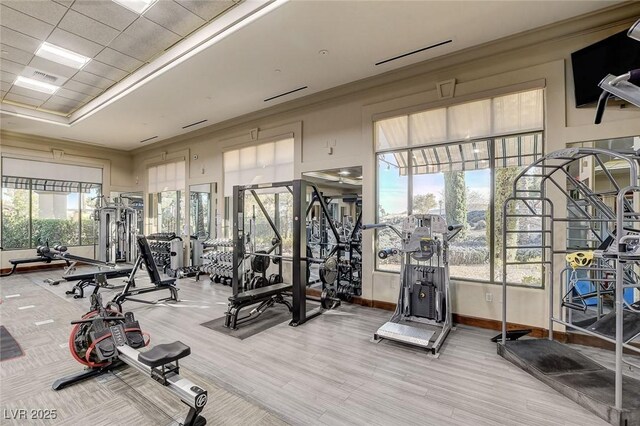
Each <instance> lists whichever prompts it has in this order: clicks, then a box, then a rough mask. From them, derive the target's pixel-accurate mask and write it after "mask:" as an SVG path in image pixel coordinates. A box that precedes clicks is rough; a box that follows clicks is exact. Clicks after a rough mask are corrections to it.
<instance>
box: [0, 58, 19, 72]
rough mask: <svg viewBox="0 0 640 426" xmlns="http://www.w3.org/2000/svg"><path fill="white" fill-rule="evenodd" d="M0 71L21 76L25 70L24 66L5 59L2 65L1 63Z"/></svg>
mask: <svg viewBox="0 0 640 426" xmlns="http://www.w3.org/2000/svg"><path fill="white" fill-rule="evenodd" d="M0 69H1V70H2V71H6V72H10V73H11V74H20V73H21V72H22V70H23V69H24V65H23V64H19V63H17V62H13V61H10V60H6V59H4V60H3V61H2V63H0Z"/></svg>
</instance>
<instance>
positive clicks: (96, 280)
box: [51, 268, 133, 299]
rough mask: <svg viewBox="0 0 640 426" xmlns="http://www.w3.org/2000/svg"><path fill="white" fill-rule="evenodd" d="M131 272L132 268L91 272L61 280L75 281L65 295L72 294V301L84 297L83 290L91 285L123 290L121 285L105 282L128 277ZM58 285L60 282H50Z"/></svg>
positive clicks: (65, 277)
mask: <svg viewBox="0 0 640 426" xmlns="http://www.w3.org/2000/svg"><path fill="white" fill-rule="evenodd" d="M132 271H133V268H123V269H111V270H106V271H93V272H85V273H82V274H75V275H66V276H63V277H62V279H63V280H64V281H67V282H71V281H77V283H76V285H74V286H73V287H72V288H71V290H68V291H67V292H66V294H73V298H74V299H82V298H83V297H84V289H85V288H87V287H89V286H91V285H93V286H96V287H97V288H106V289H110V290H119V289H121V288H123V287H124V286H123V285H119V286H114V285H111V284H109V283H108V282H107V280H110V279H113V278H121V277H128V276H129V275H131V272H132ZM101 277H104V278H101ZM58 283H60V280H59V281H53V282H51V284H52V285H57V284H58Z"/></svg>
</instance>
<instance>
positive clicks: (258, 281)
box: [253, 276, 269, 288]
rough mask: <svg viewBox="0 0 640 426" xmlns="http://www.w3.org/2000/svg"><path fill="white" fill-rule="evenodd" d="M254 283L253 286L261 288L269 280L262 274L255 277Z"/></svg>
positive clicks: (267, 283)
mask: <svg viewBox="0 0 640 426" xmlns="http://www.w3.org/2000/svg"><path fill="white" fill-rule="evenodd" d="M255 280H256V282H255V284H254V287H253V288H262V287H266V286H267V285H269V282H268V281H267V280H266V279H265V278H264V277H262V276H257V277H255Z"/></svg>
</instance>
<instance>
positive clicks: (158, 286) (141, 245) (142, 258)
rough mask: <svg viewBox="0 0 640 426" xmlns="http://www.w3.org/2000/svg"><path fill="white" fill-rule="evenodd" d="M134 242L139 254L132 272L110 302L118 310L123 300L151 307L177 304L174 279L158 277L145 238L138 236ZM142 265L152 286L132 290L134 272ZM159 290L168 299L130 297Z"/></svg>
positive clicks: (176, 289) (156, 268)
mask: <svg viewBox="0 0 640 426" xmlns="http://www.w3.org/2000/svg"><path fill="white" fill-rule="evenodd" d="M136 240H137V242H138V253H140V254H139V255H138V259H137V260H136V263H135V264H134V265H133V270H132V271H131V274H130V275H129V278H128V279H127V280H126V284H125V286H124V288H123V289H122V292H121V293H119V294H117V295H116V297H114V298H113V300H112V302H113V303H115V304H117V305H118V307H120V308H121V307H122V303H123V302H124V301H125V300H132V301H134V302H139V303H147V304H151V305H154V304H156V303H160V302H167V301H173V302H178V288H177V287H176V279H175V278H169V279H165V280H163V279H162V278H161V277H160V273H159V272H158V267H157V266H156V263H155V261H154V259H153V255H152V254H151V248H149V243H148V242H147V239H146V238H145V236H144V235H139V236H137V237H136ZM142 263H144V266H145V269H146V270H147V274H148V275H149V279H150V280H151V283H152V284H153V286H150V287H144V288H140V289H135V290H132V289H131V287H135V276H136V272H138V268H140V266H141V264H142ZM160 290H167V291H168V292H169V297H165V298H163V299H158V300H155V301H149V300H143V299H136V298H133V297H131V296H136V295H138V294H144V293H151V292H153V291H160ZM121 310H122V309H121Z"/></svg>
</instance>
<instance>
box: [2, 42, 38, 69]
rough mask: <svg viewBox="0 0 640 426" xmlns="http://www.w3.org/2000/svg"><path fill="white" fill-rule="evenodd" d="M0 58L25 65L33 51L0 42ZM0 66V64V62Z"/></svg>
mask: <svg viewBox="0 0 640 426" xmlns="http://www.w3.org/2000/svg"><path fill="white" fill-rule="evenodd" d="M2 41H4V40H2ZM0 58H2V60H3V61H4V60H10V61H13V62H17V63H19V64H22V65H27V64H28V63H29V61H30V60H31V58H33V53H29V52H25V51H24V50H20V49H16V48H15V47H13V46H8V45H6V44H2V43H0ZM0 66H2V65H1V64H0Z"/></svg>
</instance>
